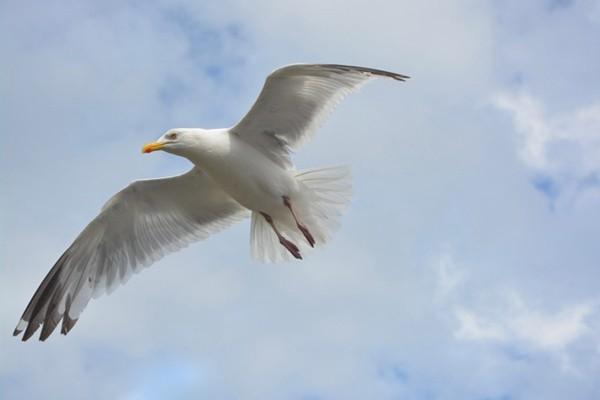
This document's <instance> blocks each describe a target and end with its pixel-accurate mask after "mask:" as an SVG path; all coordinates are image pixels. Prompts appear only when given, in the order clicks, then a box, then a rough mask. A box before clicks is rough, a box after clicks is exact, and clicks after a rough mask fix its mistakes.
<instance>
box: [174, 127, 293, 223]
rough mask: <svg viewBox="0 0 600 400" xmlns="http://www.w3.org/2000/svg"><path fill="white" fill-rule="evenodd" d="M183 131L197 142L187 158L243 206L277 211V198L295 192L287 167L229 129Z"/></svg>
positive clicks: (271, 211)
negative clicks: (194, 136)
mask: <svg viewBox="0 0 600 400" xmlns="http://www.w3.org/2000/svg"><path fill="white" fill-rule="evenodd" d="M182 130H183V129H178V131H182ZM185 131H186V132H190V133H191V134H193V135H196V136H197V140H198V142H199V143H198V146H196V147H195V148H194V150H193V151H192V152H190V154H189V156H188V158H189V160H190V161H191V162H192V163H194V165H196V167H198V168H199V169H200V170H202V171H204V172H206V174H207V175H208V176H209V177H210V178H211V179H213V180H214V181H215V182H217V183H218V184H219V186H220V187H221V188H222V189H223V190H224V191H225V192H227V194H229V195H230V196H231V197H233V198H234V199H235V200H236V201H237V202H238V203H240V204H241V205H243V206H244V207H246V208H248V209H250V210H252V211H258V212H266V213H279V211H282V209H285V207H284V205H283V203H282V202H281V197H282V196H286V195H287V196H294V195H295V194H296V192H297V191H298V183H297V182H296V180H295V179H294V176H293V173H292V172H291V171H290V170H289V169H286V168H282V167H281V166H279V165H277V164H276V163H275V162H273V161H272V160H271V159H269V158H268V157H267V156H266V155H265V154H264V153H262V152H261V151H260V150H258V149H257V148H256V147H254V146H252V145H250V144H249V143H247V142H245V141H244V140H242V139H240V138H239V137H238V135H236V134H234V133H232V132H231V131H230V130H229V129H211V130H194V129H188V130H185Z"/></svg>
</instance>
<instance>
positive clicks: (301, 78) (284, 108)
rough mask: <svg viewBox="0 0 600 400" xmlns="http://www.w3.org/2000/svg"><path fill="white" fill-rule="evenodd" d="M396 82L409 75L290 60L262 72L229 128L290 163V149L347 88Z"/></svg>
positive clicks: (308, 134)
mask: <svg viewBox="0 0 600 400" xmlns="http://www.w3.org/2000/svg"><path fill="white" fill-rule="evenodd" d="M375 77H388V78H392V79H395V80H398V81H404V80H406V79H408V76H406V75H401V74H397V73H394V72H388V71H381V70H378V69H372V68H365V67H355V66H350V65H335V64H294V65H288V66H286V67H283V68H279V69H277V70H275V71H274V72H273V73H271V75H269V76H268V77H267V80H266V82H265V85H264V86H263V89H262V91H261V93H260V95H259V96H258V99H256V102H255V103H254V105H253V106H252V108H251V109H250V111H249V112H248V114H246V116H244V118H243V119H242V120H241V121H240V122H239V123H238V124H237V125H236V126H234V127H233V128H231V131H232V132H234V133H235V134H237V135H238V136H239V137H240V138H242V139H243V140H245V141H247V142H249V143H251V144H253V145H255V146H256V147H258V148H259V149H261V150H262V151H263V152H264V153H265V154H267V155H268V156H269V157H270V158H271V159H272V160H273V161H275V162H277V163H278V164H280V165H282V166H284V167H290V166H291V162H290V160H289V151H290V149H295V148H297V147H299V146H300V145H302V144H303V143H304V142H306V141H307V140H308V139H310V137H311V136H312V134H313V132H314V130H315V129H316V128H317V127H318V126H319V124H320V123H321V122H323V120H324V119H325V118H326V117H327V116H328V115H329V114H330V113H331V112H332V111H333V109H334V108H335V106H336V105H337V104H338V103H339V102H341V101H342V99H343V98H344V97H345V96H346V95H348V94H349V93H351V92H353V91H355V90H357V89H358V88H360V86H361V85H362V84H364V83H365V82H367V81H368V80H369V79H371V78H375Z"/></svg>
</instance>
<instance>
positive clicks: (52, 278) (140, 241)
mask: <svg viewBox="0 0 600 400" xmlns="http://www.w3.org/2000/svg"><path fill="white" fill-rule="evenodd" d="M247 216H248V211H247V209H245V208H244V207H242V206H241V205H240V204H239V203H237V202H236V201H235V200H233V199H232V198H231V197H229V196H228V195H227V194H226V193H225V192H223V191H222V190H221V189H220V188H219V187H218V186H217V185H215V184H214V183H213V182H212V181H211V180H210V178H209V177H208V176H207V175H206V174H204V173H202V172H201V171H199V170H197V169H195V168H194V169H192V170H191V171H189V172H188V173H186V174H183V175H180V176H176V177H171V178H162V179H151V180H141V181H136V182H133V183H132V184H130V185H129V186H127V187H126V188H125V189H123V190H122V191H121V192H119V193H117V194H116V195H115V196H113V197H112V198H111V199H110V200H109V201H108V202H107V203H106V204H105V205H104V207H103V208H102V211H101V212H100V214H99V215H98V216H97V217H96V218H95V219H94V220H92V222H90V224H89V225H88V226H87V227H86V228H85V229H84V230H83V231H82V232H81V233H80V234H79V236H78V237H77V239H75V241H74V242H73V244H72V245H71V246H70V247H69V248H68V249H67V250H66V251H65V252H64V254H63V255H62V256H61V257H60V258H59V259H58V261H57V262H56V264H55V265H54V267H53V268H52V269H51V270H50V272H49V273H48V275H47V276H46V278H45V279H44V280H43V281H42V283H41V285H40V286H39V288H38V289H37V291H36V292H35V294H34V296H33V298H32V299H31V301H30V302H29V305H28V306H27V308H26V309H25V312H24V313H23V316H22V317H21V320H20V321H19V323H18V325H17V327H16V329H15V331H14V335H15V336H16V335H18V334H20V333H21V332H22V331H23V330H25V333H24V334H23V341H25V340H27V339H29V338H30V337H31V336H32V335H33V334H34V333H35V332H36V331H37V329H38V328H39V327H40V326H41V325H43V327H42V332H41V335H40V340H45V339H46V338H47V337H48V336H49V335H50V334H51V333H52V332H53V331H54V329H55V328H56V326H57V325H58V324H59V323H60V321H61V320H62V329H61V331H62V333H63V334H67V333H68V332H69V330H70V329H71V328H72V327H73V326H74V325H75V322H77V319H78V318H79V315H80V314H81V312H82V311H83V309H84V308H85V306H86V305H87V303H88V302H89V300H90V299H91V298H92V297H97V296H99V295H101V294H103V293H107V292H108V293H110V292H111V291H112V290H114V289H115V288H116V287H117V286H118V285H119V284H122V283H124V282H126V281H127V279H128V278H129V277H130V276H131V274H132V273H134V272H139V271H140V270H141V269H142V268H143V267H145V266H148V265H149V264H151V263H152V262H154V261H156V260H157V259H159V258H161V257H162V256H164V255H165V254H167V253H169V252H173V251H175V250H178V249H180V248H181V247H184V246H186V245H188V244H189V243H191V242H193V241H196V240H201V239H205V238H206V237H208V236H209V235H210V234H212V233H215V232H217V231H220V230H222V229H224V228H226V227H228V226H229V225H231V224H233V223H234V222H237V221H239V220H241V219H243V218H245V217H247Z"/></svg>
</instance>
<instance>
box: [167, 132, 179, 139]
mask: <svg viewBox="0 0 600 400" xmlns="http://www.w3.org/2000/svg"><path fill="white" fill-rule="evenodd" d="M167 139H168V140H175V139H177V134H176V133H175V132H173V133H169V134H168V135H167Z"/></svg>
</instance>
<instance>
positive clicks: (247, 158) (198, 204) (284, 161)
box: [13, 64, 408, 341]
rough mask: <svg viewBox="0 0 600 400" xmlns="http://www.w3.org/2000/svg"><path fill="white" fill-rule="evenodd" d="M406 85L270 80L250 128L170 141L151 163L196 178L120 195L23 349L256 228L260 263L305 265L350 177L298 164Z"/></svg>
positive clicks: (186, 132) (315, 77)
mask: <svg viewBox="0 0 600 400" xmlns="http://www.w3.org/2000/svg"><path fill="white" fill-rule="evenodd" d="M376 77H388V78H392V79H395V80H398V81H404V80H405V79H407V78H408V77H407V76H405V75H401V74H397V73H393V72H388V71H382V70H377V69H372V68H364V67H356V66H348V65H335V64H295V65H288V66H285V67H282V68H280V69H277V70H275V71H274V72H273V73H271V75H269V76H268V77H267V79H266V82H265V84H264V87H263V89H262V91H261V93H260V95H259V96H258V99H257V100H256V102H255V103H254V105H253V106H252V108H251V109H250V111H249V112H248V114H246V116H245V117H244V118H243V119H242V120H241V121H240V122H239V123H238V124H237V125H235V126H234V127H232V128H226V129H198V128H193V129H190V128H179V129H171V130H169V131H167V132H166V133H165V134H164V135H162V136H161V137H160V138H159V139H158V140H157V141H156V142H153V143H149V144H147V145H145V146H144V148H143V152H144V153H150V152H153V151H156V150H164V151H166V152H168V153H173V154H176V155H178V156H182V157H185V158H187V159H189V160H190V161H191V162H192V163H193V164H194V168H192V170H190V171H189V172H187V173H185V174H183V175H180V176H175V177H169V178H161V179H150V180H140V181H135V182H133V183H131V184H130V185H129V186H127V187H126V188H125V189H123V190H121V191H120V192H119V193H117V194H116V195H114V196H113V197H112V198H111V199H110V200H109V201H108V202H107V203H106V204H105V205H104V207H102V210H101V211H100V214H99V215H98V216H97V217H96V218H94V219H93V220H92V222H90V223H89V225H88V226H86V227H85V229H84V230H83V231H82V232H81V233H80V234H79V236H78V237H77V238H76V239H75V241H74V242H73V244H71V246H69V248H68V249H67V250H66V251H65V252H64V253H63V255H62V256H61V257H60V258H59V259H58V261H57V262H56V264H54V267H52V269H51V270H50V272H49V273H48V275H47V276H46V277H45V278H44V280H43V281H42V283H41V284H40V286H39V288H38V289H37V291H36V292H35V294H34V295H33V298H32V299H31V301H30V302H29V305H28V306H27V308H26V309H25V312H24V313H23V316H22V317H21V320H20V321H19V323H18V324H17V327H16V328H15V331H14V333H13V334H14V335H15V336H17V335H19V334H20V333H21V332H23V330H24V331H25V333H24V334H23V339H22V340H23V341H25V340H27V339H29V338H30V337H31V336H32V335H33V334H34V333H35V332H36V331H37V330H38V328H39V327H40V326H41V325H42V326H43V327H42V331H41V334H40V340H42V341H43V340H45V339H46V338H47V337H48V336H50V334H51V333H52V332H53V331H54V329H55V328H56V326H57V325H58V324H59V323H60V322H61V320H62V328H61V333H62V334H64V335H66V334H67V333H68V332H69V331H70V330H71V328H73V326H74V325H75V323H76V322H77V320H78V318H79V316H80V314H81V312H82V311H83V309H84V308H85V306H86V305H87V303H88V302H89V300H90V299H91V298H92V297H98V296H100V295H102V294H104V293H110V292H112V290H114V289H115V288H116V287H117V286H119V284H123V283H125V282H126V281H127V279H128V278H129V277H130V276H131V274H132V273H134V272H139V271H140V270H141V269H142V268H143V267H145V266H148V265H150V264H151V263H152V262H154V261H156V260H157V259H159V258H161V257H162V256H164V255H165V254H167V253H170V252H173V251H175V250H178V249H180V248H182V247H184V246H186V245H188V244H189V243H191V242H193V241H197V240H201V239H205V238H207V237H208V236H209V235H210V234H212V233H215V232H217V231H220V230H222V229H224V228H227V227H228V226H230V225H231V224H233V223H235V222H237V221H240V220H242V219H244V218H246V217H247V216H249V215H251V216H252V227H251V233H250V237H251V238H250V242H251V248H252V250H251V251H252V256H253V257H254V258H255V259H256V260H259V261H268V262H278V261H284V260H288V259H290V258H291V257H295V258H298V259H301V258H302V254H305V253H306V252H308V251H309V250H311V249H312V248H313V247H315V246H319V245H322V244H324V243H326V242H327V240H328V239H329V237H330V236H331V233H332V231H333V230H334V228H335V227H336V226H337V225H338V221H339V218H340V215H341V211H343V209H344V208H345V206H346V205H347V204H348V202H349V200H350V189H351V187H350V174H349V170H348V168H346V167H330V168H321V169H313V170H308V171H304V172H298V171H296V170H295V168H294V165H293V164H292V161H291V159H290V153H291V151H292V150H293V149H296V148H298V147H299V146H300V145H301V144H303V143H304V142H306V141H307V140H308V139H309V138H310V137H311V136H312V134H313V132H314V131H315V129H316V128H317V127H318V125H319V124H320V123H321V122H322V121H323V120H324V119H325V117H327V116H328V114H329V113H330V112H331V111H332V110H333V108H334V107H335V106H336V105H337V104H338V103H339V102H340V101H341V100H342V99H343V98H344V97H345V96H346V95H347V94H349V93H351V92H353V91H355V90H357V89H358V88H359V87H360V86H361V85H362V84H364V83H365V82H367V81H368V80H370V79H371V78H376Z"/></svg>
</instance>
